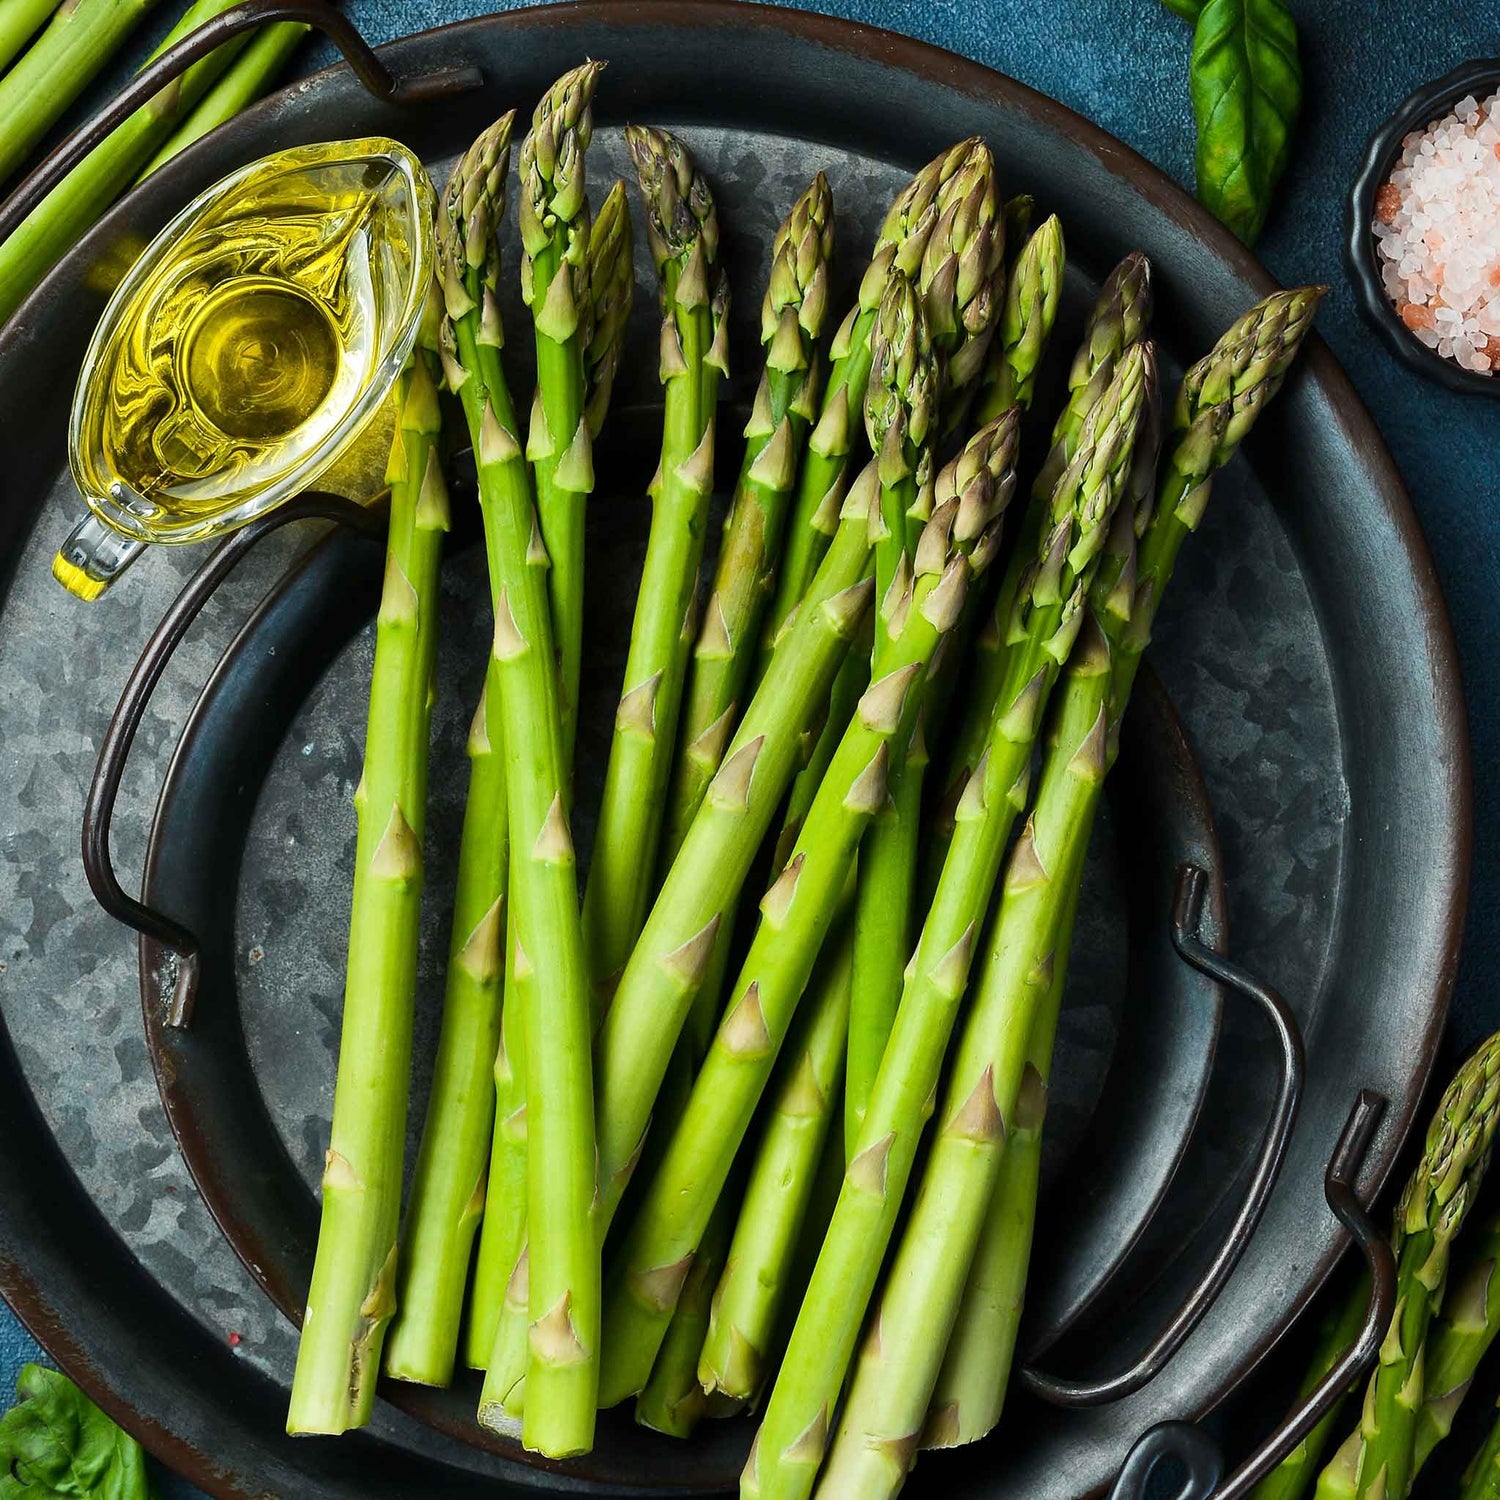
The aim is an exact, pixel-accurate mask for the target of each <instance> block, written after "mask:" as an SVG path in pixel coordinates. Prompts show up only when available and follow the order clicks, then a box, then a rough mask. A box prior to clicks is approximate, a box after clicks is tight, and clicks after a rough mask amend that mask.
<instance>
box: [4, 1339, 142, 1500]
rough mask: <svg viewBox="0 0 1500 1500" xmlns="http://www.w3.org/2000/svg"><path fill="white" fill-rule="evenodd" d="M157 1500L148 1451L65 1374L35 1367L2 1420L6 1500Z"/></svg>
mask: <svg viewBox="0 0 1500 1500" xmlns="http://www.w3.org/2000/svg"><path fill="white" fill-rule="evenodd" d="M57 1497H67V1500H73V1497H78V1500H150V1497H151V1485H150V1481H149V1480H148V1479H147V1477H146V1459H145V1455H144V1454H143V1453H142V1452H141V1448H140V1444H139V1443H137V1442H136V1441H135V1439H134V1438H132V1437H129V1436H127V1435H126V1434H125V1433H123V1432H121V1431H120V1429H119V1428H118V1427H116V1426H115V1424H114V1423H113V1422H111V1421H110V1419H109V1418H108V1417H107V1416H105V1415H104V1413H103V1412H102V1411H100V1410H99V1408H98V1407H97V1406H95V1405H94V1403H93V1402H92V1401H90V1400H89V1399H88V1397H87V1396H85V1395H84V1394H83V1392H82V1391H80V1390H79V1389H78V1387H77V1386H76V1385H74V1384H73V1382H72V1381H71V1380H69V1379H68V1378H67V1377H66V1376H65V1375H59V1374H58V1373H57V1372H56V1371H55V1370H46V1369H43V1368H42V1366H40V1365H27V1366H26V1367H25V1368H24V1369H23V1370H22V1371H21V1374H20V1377H19V1379H17V1381H16V1404H15V1405H14V1406H13V1407H12V1408H11V1409H10V1410H9V1411H8V1412H6V1413H5V1414H4V1415H3V1416H0V1500H57Z"/></svg>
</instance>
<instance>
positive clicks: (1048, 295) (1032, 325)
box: [974, 214, 1067, 422]
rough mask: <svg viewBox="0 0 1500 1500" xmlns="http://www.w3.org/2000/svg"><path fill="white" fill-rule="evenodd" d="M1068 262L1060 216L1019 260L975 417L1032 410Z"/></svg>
mask: <svg viewBox="0 0 1500 1500" xmlns="http://www.w3.org/2000/svg"><path fill="white" fill-rule="evenodd" d="M1066 263H1067V257H1066V254H1065V252H1064V249H1063V234H1062V225H1061V224H1060V223H1058V220H1057V215H1056V214H1054V215H1052V217H1051V218H1048V219H1044V220H1043V221H1042V222H1041V224H1040V225H1038V226H1037V228H1036V229H1035V230H1034V231H1033V232H1032V235H1031V238H1030V239H1028V240H1027V241H1026V244H1025V245H1024V247H1023V248H1022V250H1021V253H1020V254H1019V255H1018V256H1017V257H1016V263H1015V267H1014V269H1013V270H1012V271H1011V275H1010V279H1009V281H1008V282H1007V284H1006V287H1005V306H1004V309H1003V310H1002V311H1001V314H1000V331H999V336H998V337H997V338H996V339H995V341H994V343H993V345H992V346H991V348H990V357H989V361H988V363H987V364H986V365H985V369H984V375H983V377H982V378H981V381H980V387H979V395H978V396H977V397H976V399H975V403H974V414H975V418H976V420H978V421H980V422H989V421H993V420H994V418H996V417H998V416H999V415H1000V414H1001V413H1002V412H1006V411H1009V410H1010V409H1011V407H1013V406H1019V407H1021V408H1023V409H1025V408H1029V407H1030V405H1031V398H1032V396H1033V394H1034V393H1035V391H1036V372H1037V366H1038V365H1040V364H1041V362H1042V355H1043V353H1045V351H1046V348H1047V341H1048V339H1050V338H1051V336H1052V325H1053V323H1054V322H1055V321H1056V319H1057V302H1058V297H1059V296H1060V295H1061V292H1062V280H1063V271H1064V268H1065V266H1066Z"/></svg>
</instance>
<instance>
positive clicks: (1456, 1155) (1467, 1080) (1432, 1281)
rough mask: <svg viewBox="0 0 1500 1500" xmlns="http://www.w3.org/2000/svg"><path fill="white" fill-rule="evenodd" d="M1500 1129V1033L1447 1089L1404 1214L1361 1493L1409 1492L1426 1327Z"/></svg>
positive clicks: (1399, 1215) (1364, 1428)
mask: <svg viewBox="0 0 1500 1500" xmlns="http://www.w3.org/2000/svg"><path fill="white" fill-rule="evenodd" d="M1497 1124H1500V1035H1496V1036H1494V1037H1491V1038H1490V1040H1489V1041H1487V1042H1485V1043H1484V1045H1483V1046H1481V1047H1480V1048H1479V1050H1478V1051H1477V1052H1475V1053H1474V1055H1473V1056H1472V1057H1471V1058H1470V1059H1469V1060H1468V1061H1467V1062H1466V1063H1465V1064H1464V1066H1463V1067H1462V1068H1460V1069H1459V1071H1458V1074H1457V1076H1456V1077H1455V1078H1454V1080H1453V1082H1452V1083H1450V1084H1449V1085H1448V1088H1447V1091H1446V1092H1445V1093H1444V1095H1443V1098H1442V1101H1441V1103H1440V1104H1439V1105H1438V1109H1437V1113H1436V1115H1435V1116H1434V1118H1433V1121H1432V1124H1431V1125H1430V1126H1429V1127H1428V1131H1427V1144H1426V1150H1425V1152H1424V1153H1423V1156H1422V1160H1421V1161H1420V1163H1418V1166H1417V1169H1416V1171H1415V1172H1414V1173H1413V1174H1412V1176H1411V1178H1410V1180H1409V1181H1408V1182H1407V1184H1406V1188H1405V1191H1404V1192H1403V1193H1402V1195H1401V1201H1400V1203H1399V1204H1398V1205H1397V1208H1396V1229H1395V1235H1394V1247H1395V1249H1396V1313H1395V1316H1394V1318H1393V1319H1392V1321H1391V1327H1390V1331H1389V1332H1388V1333H1387V1334H1386V1337H1385V1341H1384V1343H1382V1344H1381V1346H1380V1360H1379V1363H1378V1364H1377V1365H1376V1367H1375V1373H1374V1374H1373V1375H1372V1376H1371V1378H1370V1383H1369V1385H1368V1386H1367V1388H1366V1391H1365V1405H1364V1411H1363V1413H1362V1415H1361V1417H1360V1425H1359V1438H1360V1444H1359V1457H1358V1463H1357V1470H1356V1473H1357V1477H1356V1483H1355V1493H1356V1495H1358V1496H1359V1497H1360V1500H1364V1497H1366V1496H1377V1495H1383V1496H1390V1497H1401V1496H1405V1495H1406V1494H1407V1493H1408V1492H1409V1490H1410V1488H1411V1480H1412V1474H1413V1472H1414V1453H1415V1443H1416V1429H1417V1417H1418V1413H1419V1412H1420V1411H1421V1409H1422V1400H1423V1362H1424V1357H1425V1354H1426V1348H1427V1330H1428V1323H1429V1321H1430V1319H1431V1317H1432V1313H1433V1309H1434V1307H1435V1305H1436V1304H1437V1303H1438V1302H1439V1301H1440V1300H1441V1298H1442V1294H1443V1288H1444V1285H1445V1283H1446V1280H1447V1275H1448V1255H1449V1251H1450V1249H1451V1247H1452V1244H1453V1240H1454V1237H1455V1236H1456V1235H1457V1234H1458V1232H1459V1230H1460V1229H1462V1228H1463V1223H1464V1218H1465V1216H1466V1215H1467V1214H1468V1211H1469V1208H1470V1205H1471V1204H1472V1203H1473V1201H1474V1197H1475V1195H1476V1194H1477V1193H1478V1191H1479V1185H1480V1183H1481V1182H1482V1181H1483V1179H1484V1174H1485V1171H1486V1169H1487V1168H1488V1166H1489V1158H1490V1146H1491V1143H1492V1141H1493V1140H1494V1135H1495V1128H1496V1125H1497Z"/></svg>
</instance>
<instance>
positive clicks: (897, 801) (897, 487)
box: [844, 152, 995, 1133]
mask: <svg viewBox="0 0 1500 1500" xmlns="http://www.w3.org/2000/svg"><path fill="white" fill-rule="evenodd" d="M988 155H989V153H988V152H985V157H986V159H988ZM993 182H994V174H993V171H991V172H990V173H989V174H988V177H987V184H988V187H989V191H988V194H987V195H986V196H987V201H988V204H989V207H990V209H991V210H992V211H993V208H994V197H995V195H994V186H993ZM976 196H977V195H975V194H969V195H968V201H970V202H972V201H973V200H974V198H975V197H976ZM957 207H958V205H957V204H955V205H953V206H952V207H951V208H950V209H949V210H948V211H947V212H946V213H944V214H943V217H942V219H941V221H940V225H939V229H940V231H949V232H950V233H951V230H952V226H953V225H954V222H955V221H954V212H955V211H956V208H957ZM991 216H992V215H991ZM976 217H977V215H976ZM980 222H981V224H983V221H982V220H981V221H980ZM986 228H987V226H984V227H981V228H980V230H979V231H978V234H979V235H980V236H983V235H985V232H986ZM948 238H949V234H948V233H945V234H944V240H945V241H946V240H947V239H948ZM938 243H939V240H938V237H937V232H935V233H934V235H933V237H932V238H931V239H930V240H929V241H928V252H929V254H931V251H932V249H933V246H934V245H937V244H938ZM945 264H947V265H948V266H949V267H950V270H949V272H948V273H947V279H948V280H949V281H950V282H951V281H953V279H954V278H955V277H956V266H957V256H956V255H954V256H950V258H949V260H948V261H946V262H945ZM925 268H926V262H925V261H924V269H925ZM931 300H932V303H937V302H940V301H941V300H942V298H941V296H940V295H934V296H933V298H932V299H931ZM947 300H948V302H949V303H950V304H951V302H952V294H951V293H950V294H949V296H948V299H947ZM928 305H930V304H929V302H928V300H927V299H925V298H923V299H921V300H919V294H918V289H917V287H915V286H914V285H913V284H912V283H911V282H910V281H908V280H907V278H906V277H905V276H904V275H902V274H900V273H899V272H897V273H895V274H893V275H892V276H891V278H890V282H889V284H888V286H887V288H886V294H885V296H884V298H883V299H882V300H881V304H880V310H879V314H878V317H877V319H876V323H875V330H874V333H873V335H872V337H871V350H872V352H873V360H872V363H871V373H870V388H869V394H868V396H867V397H866V401H865V430H866V433H867V435H868V437H869V440H870V447H871V450H872V451H873V452H875V453H876V454H877V455H878V458H877V463H878V472H879V475H880V510H881V521H882V530H883V535H882V537H881V538H880V540H879V541H877V542H876V544H875V592H876V594H877V595H878V596H879V597H881V598H884V597H885V596H886V595H887V594H888V593H889V592H890V591H891V589H892V588H893V587H894V586H896V585H897V582H898V577H899V573H900V570H901V568H902V567H903V566H906V565H908V564H909V557H910V553H909V548H910V547H911V545H912V543H913V541H914V539H915V536H916V534H917V532H918V531H919V530H920V528H921V526H922V524H923V520H924V518H925V514H930V512H931V506H932V496H931V493H930V487H931V483H932V480H931V469H932V439H933V436H934V428H935V425H936V421H937V393H938V368H937V356H936V355H935V353H934V351H933V347H932V343H931V340H930V339H929V337H928V333H927V317H926V312H925V308H926V307H927V306H928ZM940 316H943V317H944V318H945V319H946V327H947V328H948V330H949V338H948V341H949V343H950V344H951V343H952V341H953V334H952V331H951V330H952V329H953V328H954V327H955V326H956V325H957V319H955V318H954V317H953V314H952V308H951V305H950V306H949V307H948V308H946V309H944V310H943V312H942V313H941V314H940ZM876 649H877V651H878V650H879V649H880V643H879V640H878V638H877V646H876ZM924 688H925V683H924V684H919V685H918V686H917V687H915V688H914V689H913V692H914V693H915V694H916V698H915V700H914V702H915V706H916V712H915V714H914V722H913V726H912V733H911V735H910V736H909V737H898V738H897V739H895V740H893V741H892V743H891V753H890V766H889V776H890V780H891V784H892V787H893V792H892V796H891V800H890V801H889V802H888V804H887V805H886V807H885V808H884V810H883V811H882V812H881V813H880V815H879V816H878V817H877V818H876V819H875V822H874V824H873V825H872V827H871V829H870V832H869V836H868V838H867V839H866V841H865V847H864V857H863V858H862V859H861V860H860V865H859V878H858V891H857V897H856V901H855V918H854V960H853V972H852V979H851V988H850V1003H849V1058H848V1072H847V1078H846V1084H845V1087H846V1094H845V1106H844V1107H845V1111H846V1113H847V1115H848V1116H849V1118H850V1120H851V1121H852V1120H854V1119H856V1118H857V1117H858V1116H859V1115H862V1114H863V1112H864V1105H865V1100H866V1098H867V1097H868V1095H869V1089H870V1084H871V1082H873V1080H874V1077H875V1070H876V1069H877V1068H878V1067H879V1066H880V1056H881V1053H882V1052H884V1050H885V1043H886V1038H887V1037H888V1036H889V1035H890V1029H891V1018H892V1017H893V1016H894V1015H895V1012H896V1000H897V999H898V998H899V995H900V984H901V966H902V965H903V964H904V963H905V962H906V959H907V956H908V954H909V953H910V952H911V944H910V941H909V939H908V931H909V929H910V926H911V897H912V884H913V880H914V875H915V863H916V850H917V822H918V819H919V817H920V815H921V809H922V770H923V768H924V767H925V765H926V761H927V755H926V748H925V744H924V741H923V736H922V717H921V699H922V694H923V691H924ZM909 761H910V762H911V764H910V765H909V764H908V762H909ZM851 1133H852V1131H851Z"/></svg>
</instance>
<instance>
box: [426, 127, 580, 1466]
mask: <svg viewBox="0 0 1500 1500" xmlns="http://www.w3.org/2000/svg"><path fill="white" fill-rule="evenodd" d="M512 119H513V117H512V116H511V115H507V116H505V117H504V118H503V119H502V120H501V121H499V122H498V123H497V124H496V125H495V126H493V127H491V129H490V130H488V131H486V132H485V133H484V134H483V135H482V136H481V137H480V138H479V139H478V140H477V141H476V142H475V143H474V145H473V146H472V147H470V149H469V151H468V152H467V153H466V155H465V156H464V157H463V159H462V160H461V161H460V162H459V164H458V166H457V167H456V168H455V170H454V175H453V177H452V179H451V180H450V182H449V185H448V190H447V193H446V195H445V199H444V225H443V232H442V234H441V236H440V245H439V254H440V257H441V262H442V267H443V277H444V283H443V285H444V296H445V300H446V304H447V321H446V323H445V325H444V331H445V339H446V342H447V348H448V351H449V357H450V360H451V365H450V366H449V369H450V383H451V384H453V385H456V386H457V392H458V395H459V397H460V399H461V401H462V403H463V407H464V415H465V418H466V419H467V421H468V425H469V435H470V438H471V439H472V441H473V443H474V452H475V458H476V463H477V467H478V472H479V494H480V508H481V513H482V515H483V518H484V523H485V543H486V548H487V551H488V554H489V564H490V572H491V577H492V578H493V579H495V580H496V585H497V604H496V610H495V639H494V647H493V654H494V657H495V660H496V662H497V663H498V668H499V677H500V685H501V698H502V706H503V709H504V712H505V726H506V733H505V787H506V804H507V809H508V816H509V820H510V831H511V851H512V853H511V899H512V901H513V903H514V913H515V919H514V928H513V930H514V934H515V936H514V943H515V952H514V954H513V956H512V959H511V972H512V973H513V974H514V975H515V977H516V978H517V980H518V981H519V984H520V991H521V1004H522V1029H523V1032H524V1034H525V1037H526V1048H525V1051H526V1099H527V1153H528V1171H527V1222H528V1236H529V1265H528V1269H529V1280H528V1296H529V1309H530V1312H529V1316H530V1320H531V1321H530V1328H529V1330H528V1344H529V1350H528V1360H527V1367H526V1383H527V1401H526V1420H525V1425H524V1427H523V1429H522V1441H523V1442H524V1443H525V1445H526V1446H527V1447H528V1448H532V1449H534V1450H536V1451H538V1452H541V1453H544V1454H546V1455H548V1456H549V1457H554V1458H560V1457H566V1456H568V1455H569V1454H573V1453H582V1452H586V1451H588V1449H589V1447H590V1446H591V1445H592V1442H593V1432H594V1413H595V1400H594V1397H595V1391H596V1388H597V1380H598V1363H597V1356H598V1346H599V1323H598V1318H599V1232H598V1228H597V1225H596V1222H595V1215H594V1202H595V1197H596V1188H597V1175H596V1172H595V1155H594V1096H593V1079H592V1074H591V1068H590V1039H591V1035H592V1030H593V1028H592V1023H591V1019H590V1004H589V990H588V979H587V968H586V964H585V962H584V953H583V929H582V923H581V921H580V918H579V910H578V892H577V880H576V875H575V870H574V856H573V844H572V838H571V836H570V834H569V831H568V817H567V812H566V789H567V782H568V776H567V763H566V758H565V753H564V748H563V727H562V705H561V685H560V682H559V675H558V668H557V663H556V660H555V657H554V654H553V646H552V621H551V611H550V606H549V602H548V598H547V582H546V570H547V554H546V549H545V547H544V546H543V544H542V541H541V536H540V526H539V521H538V517H537V513H536V507H535V505H534V503H533V500H532V493H531V482H530V477H529V475H528V473H527V468H526V462H525V459H524V457H523V455H522V453H521V451H520V447H519V444H518V442H517V439H516V433H517V430H518V427H517V422H516V414H515V410H514V407H513V406H512V403H511V398H510V391H509V389H508V387H507V385H506V383H505V375H504V371H503V370H502V368H501V365H500V358H499V350H500V344H501V342H502V341H503V333H502V331H501V328H500V314H499V306H498V302H497V300H496V297H495V291H494V288H495V286H496V285H497V284H498V280H499V251H498V246H497V243H496V241H495V238H494V231H495V228H496V226H497V225H498V224H499V221H500V218H501V210H502V205H503V195H504V189H505V171H506V167H507V164H508V157H509V140H510V129H511V123H512Z"/></svg>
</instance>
